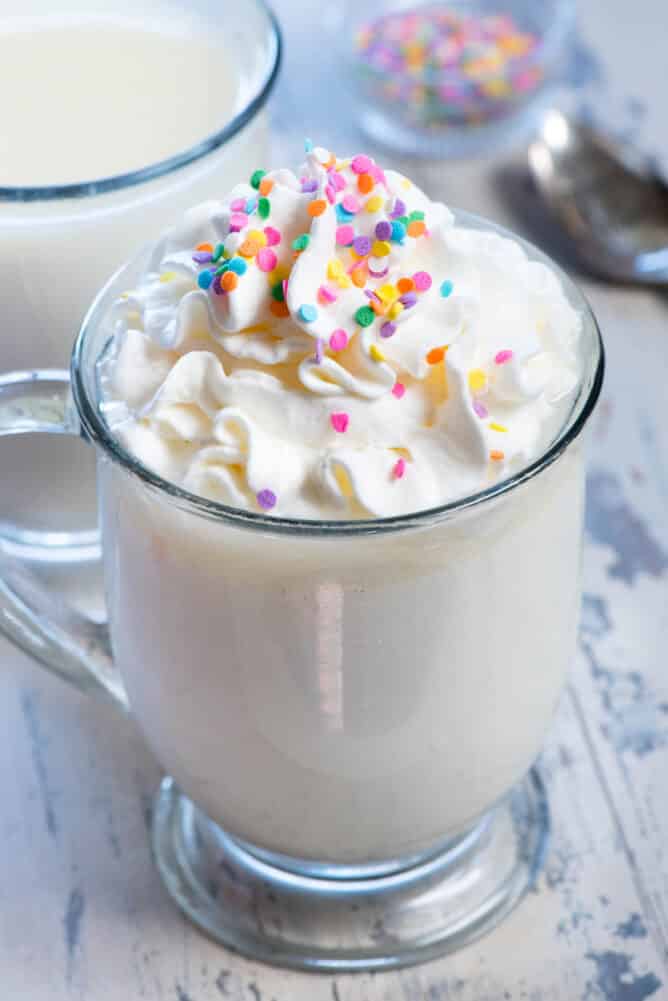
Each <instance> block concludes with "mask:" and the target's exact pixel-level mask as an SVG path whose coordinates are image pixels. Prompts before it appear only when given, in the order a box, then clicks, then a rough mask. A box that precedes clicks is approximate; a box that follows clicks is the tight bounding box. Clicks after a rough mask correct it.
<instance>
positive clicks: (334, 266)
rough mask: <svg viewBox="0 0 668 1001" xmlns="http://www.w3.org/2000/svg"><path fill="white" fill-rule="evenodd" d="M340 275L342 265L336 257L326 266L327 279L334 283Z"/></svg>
mask: <svg viewBox="0 0 668 1001" xmlns="http://www.w3.org/2000/svg"><path fill="white" fill-rule="evenodd" d="M342 274H343V264H342V263H341V261H340V260H339V259H338V258H337V257H334V258H332V260H331V261H330V262H329V264H328V265H327V277H328V278H329V279H331V280H332V281H335V280H336V279H337V278H340V276H341V275H342Z"/></svg>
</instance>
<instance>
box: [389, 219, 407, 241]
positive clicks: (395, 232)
mask: <svg viewBox="0 0 668 1001" xmlns="http://www.w3.org/2000/svg"><path fill="white" fill-rule="evenodd" d="M405 236H406V227H405V226H404V224H403V223H402V222H398V220H396V219H395V220H394V222H393V223H392V236H391V237H390V239H391V240H392V243H403V242H404V238H405Z"/></svg>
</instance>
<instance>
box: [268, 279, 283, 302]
mask: <svg viewBox="0 0 668 1001" xmlns="http://www.w3.org/2000/svg"><path fill="white" fill-rule="evenodd" d="M271 297H272V299H275V300H276V302H285V296H284V295H283V282H276V284H275V285H272V286H271Z"/></svg>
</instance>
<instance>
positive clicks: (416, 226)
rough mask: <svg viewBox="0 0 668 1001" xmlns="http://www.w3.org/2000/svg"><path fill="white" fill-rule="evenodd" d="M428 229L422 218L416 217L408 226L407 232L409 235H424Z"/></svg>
mask: <svg viewBox="0 0 668 1001" xmlns="http://www.w3.org/2000/svg"><path fill="white" fill-rule="evenodd" d="M426 231H427V227H426V226H425V224H424V222H423V221H422V219H414V220H413V222H409V224H408V226H407V227H406V232H407V233H408V235H409V236H413V237H415V236H423V235H424V234H425V233H426Z"/></svg>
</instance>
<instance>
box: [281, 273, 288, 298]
mask: <svg viewBox="0 0 668 1001" xmlns="http://www.w3.org/2000/svg"><path fill="white" fill-rule="evenodd" d="M282 284H283V301H284V302H287V301H288V279H287V278H284V279H283V283H282Z"/></svg>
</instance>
